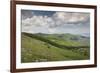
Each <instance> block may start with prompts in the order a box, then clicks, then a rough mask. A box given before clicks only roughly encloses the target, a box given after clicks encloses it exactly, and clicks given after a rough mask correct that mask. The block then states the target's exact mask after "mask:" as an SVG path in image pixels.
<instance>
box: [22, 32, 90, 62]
mask: <svg viewBox="0 0 100 73" xmlns="http://www.w3.org/2000/svg"><path fill="white" fill-rule="evenodd" d="M21 52H22V54H21V55H22V56H21V57H22V58H21V59H22V62H36V61H60V60H82V59H88V58H89V57H88V56H85V55H83V54H81V53H79V52H74V51H72V50H68V49H62V48H59V47H55V46H53V45H50V44H48V43H45V42H43V41H40V40H37V39H35V38H31V37H29V36H26V35H24V34H22V51H21Z"/></svg>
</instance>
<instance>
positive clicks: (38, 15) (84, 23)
mask: <svg viewBox="0 0 100 73" xmlns="http://www.w3.org/2000/svg"><path fill="white" fill-rule="evenodd" d="M21 26H22V32H28V33H46V34H47V33H48V34H55V33H59V34H62V33H71V34H79V35H89V34H90V14H89V13H80V12H63V11H39V10H21Z"/></svg>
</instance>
